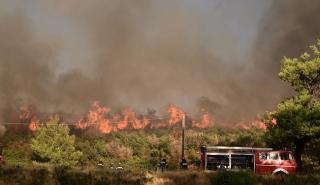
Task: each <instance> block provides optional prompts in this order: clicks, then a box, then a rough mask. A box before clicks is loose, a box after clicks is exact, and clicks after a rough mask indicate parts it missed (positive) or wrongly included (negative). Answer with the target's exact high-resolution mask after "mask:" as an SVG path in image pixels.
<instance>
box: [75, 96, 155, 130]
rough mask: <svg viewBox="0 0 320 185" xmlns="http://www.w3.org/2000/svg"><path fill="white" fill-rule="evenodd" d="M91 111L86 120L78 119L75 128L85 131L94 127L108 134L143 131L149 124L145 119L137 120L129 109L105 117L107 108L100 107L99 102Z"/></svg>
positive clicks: (93, 105)
mask: <svg viewBox="0 0 320 185" xmlns="http://www.w3.org/2000/svg"><path fill="white" fill-rule="evenodd" d="M91 106H92V110H90V111H89V113H88V114H87V116H86V118H82V119H80V120H79V121H78V122H77V123H76V126H75V127H76V128H80V129H85V128H88V127H95V128H96V129H98V130H99V131H100V132H102V133H110V132H113V131H118V130H123V129H128V128H132V129H143V128H145V127H146V126H147V125H149V124H150V120H149V119H148V118H147V117H143V118H142V119H139V118H138V116H137V115H136V113H135V112H133V111H132V110H131V109H129V108H125V109H123V110H122V112H121V114H115V115H113V116H112V117H111V118H110V116H108V115H107V113H109V112H110V109H109V108H106V107H102V106H100V104H99V102H97V101H96V102H94V103H93V104H92V105H91Z"/></svg>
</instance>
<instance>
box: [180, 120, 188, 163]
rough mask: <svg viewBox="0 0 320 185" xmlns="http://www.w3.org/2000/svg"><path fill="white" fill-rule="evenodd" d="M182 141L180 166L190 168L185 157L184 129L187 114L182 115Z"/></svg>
mask: <svg viewBox="0 0 320 185" xmlns="http://www.w3.org/2000/svg"><path fill="white" fill-rule="evenodd" d="M181 126H182V142H181V162H180V167H181V169H188V163H187V161H186V159H185V158H184V129H185V127H186V115H185V114H184V115H182V125H181Z"/></svg>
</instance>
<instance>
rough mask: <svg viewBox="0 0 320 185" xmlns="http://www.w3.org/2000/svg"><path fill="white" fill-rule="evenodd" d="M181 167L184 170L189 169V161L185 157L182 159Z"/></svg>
mask: <svg viewBox="0 0 320 185" xmlns="http://www.w3.org/2000/svg"><path fill="white" fill-rule="evenodd" d="M180 167H181V169H184V170H186V169H188V163H187V160H186V159H185V158H183V159H182V160H181V162H180Z"/></svg>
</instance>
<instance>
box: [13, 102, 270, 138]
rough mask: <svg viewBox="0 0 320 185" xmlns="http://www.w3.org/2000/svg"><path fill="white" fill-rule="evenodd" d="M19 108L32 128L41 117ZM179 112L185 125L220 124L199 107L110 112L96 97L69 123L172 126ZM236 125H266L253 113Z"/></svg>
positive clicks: (99, 127)
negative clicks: (191, 111)
mask: <svg viewBox="0 0 320 185" xmlns="http://www.w3.org/2000/svg"><path fill="white" fill-rule="evenodd" d="M19 111H20V115H19V120H20V122H21V123H28V128H29V130H30V131H32V132H34V131H36V130H37V128H38V127H39V124H40V123H41V120H40V118H39V117H38V116H37V115H36V113H35V112H34V111H33V110H32V108H31V106H27V105H24V106H21V107H20V110H19ZM183 116H186V117H187V120H188V124H187V125H188V127H189V128H201V129H204V128H210V127H214V126H216V127H219V126H221V125H222V124H220V125H219V124H217V121H216V119H215V117H214V115H212V114H210V113H209V112H208V111H206V110H205V109H202V110H201V112H200V115H198V116H197V117H196V118H193V117H191V116H190V115H188V114H187V113H186V112H185V111H183V110H182V109H180V108H179V107H177V106H175V105H169V106H168V108H167V114H166V115H165V116H164V117H157V116H155V115H143V114H139V113H137V112H134V111H133V110H132V109H130V108H129V107H126V108H123V109H122V110H121V111H118V112H114V111H112V109H111V108H109V107H105V106H102V105H101V104H100V102H98V101H94V102H93V103H92V104H91V108H90V110H89V111H88V112H87V114H86V115H85V116H83V117H82V118H80V119H78V121H76V122H71V123H70V124H71V125H73V126H74V128H76V129H80V130H88V129H93V130H96V131H98V132H100V133H103V134H107V133H111V132H117V131H121V130H139V129H157V128H172V127H176V126H178V125H180V124H181V121H182V117H183ZM50 117H53V116H50ZM49 119H50V118H49ZM236 127H238V128H241V129H251V128H258V129H262V130H265V129H266V126H265V123H263V121H262V120H261V118H260V117H259V116H257V117H256V119H255V120H253V121H248V122H240V123H238V124H236Z"/></svg>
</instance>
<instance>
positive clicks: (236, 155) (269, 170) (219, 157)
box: [201, 146, 297, 174]
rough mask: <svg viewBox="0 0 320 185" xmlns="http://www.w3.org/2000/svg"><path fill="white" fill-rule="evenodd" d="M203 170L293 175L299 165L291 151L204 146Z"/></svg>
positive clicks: (202, 149) (202, 153) (202, 152)
mask: <svg viewBox="0 0 320 185" xmlns="http://www.w3.org/2000/svg"><path fill="white" fill-rule="evenodd" d="M201 165H202V169H203V170H214V171H216V170H247V171H253V172H255V173H257V174H293V173H295V172H296V169H297V164H296V161H295V160H294V158H293V155H292V153H291V152H290V151H276V150H272V148H253V147H227V146H202V147H201Z"/></svg>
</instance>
